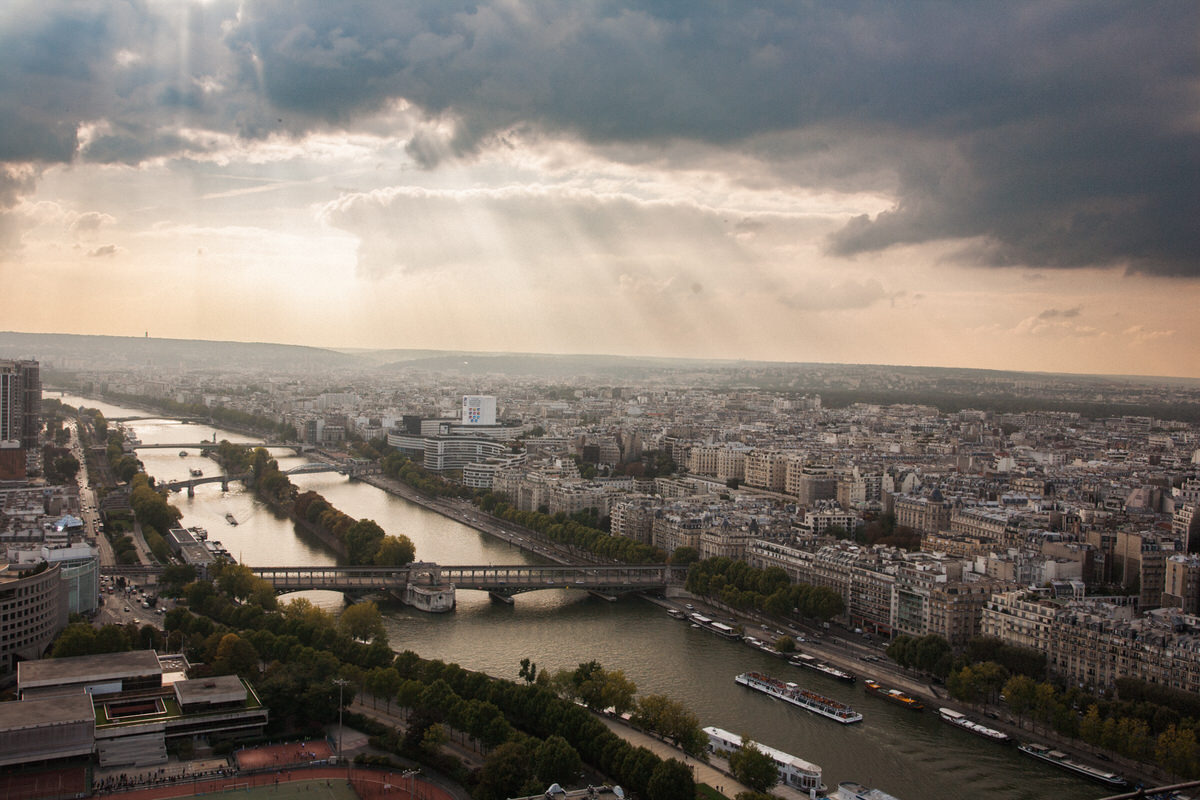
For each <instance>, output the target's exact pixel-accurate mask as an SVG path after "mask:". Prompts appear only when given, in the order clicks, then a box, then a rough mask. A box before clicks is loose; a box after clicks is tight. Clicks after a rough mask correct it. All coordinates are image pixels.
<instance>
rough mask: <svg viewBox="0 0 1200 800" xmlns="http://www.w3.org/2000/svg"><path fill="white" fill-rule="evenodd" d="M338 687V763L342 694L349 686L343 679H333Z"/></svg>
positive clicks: (340, 739) (340, 752) (340, 741)
mask: <svg viewBox="0 0 1200 800" xmlns="http://www.w3.org/2000/svg"><path fill="white" fill-rule="evenodd" d="M333 682H334V683H335V684H337V687H338V763H339V764H340V763H341V761H342V692H343V691H344V690H345V688H346V687H347V686H348V685H349V684H350V681H348V680H346V679H345V678H334V679H333Z"/></svg>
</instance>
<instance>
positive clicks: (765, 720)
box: [47, 393, 1103, 800]
mask: <svg viewBox="0 0 1200 800" xmlns="http://www.w3.org/2000/svg"><path fill="white" fill-rule="evenodd" d="M47 394H48V396H50V395H49V393H47ZM61 399H62V401H63V402H64V403H67V404H69V405H73V406H86V407H91V408H98V409H99V410H100V411H101V412H102V413H103V414H104V415H105V416H106V417H108V418H119V417H137V416H145V412H144V411H139V410H137V409H132V408H123V407H120V406H113V405H110V404H105V403H100V402H97V401H92V400H87V399H84V398H80V397H72V396H69V395H67V396H63V397H62V398H61ZM128 425H129V427H130V428H131V429H132V430H133V431H134V432H135V433H136V435H137V436H138V438H139V439H141V440H142V441H143V442H145V443H148V444H152V443H184V442H200V441H204V440H206V441H211V440H212V439H213V436H214V435H215V436H216V439H217V440H218V441H220V440H228V441H230V442H243V443H248V442H253V441H257V440H258V439H257V438H256V437H253V436H247V435H243V434H238V433H234V432H231V431H226V430H219V429H214V428H212V427H210V426H207V425H200V424H182V423H180V422H178V421H173V420H167V419H154V420H144V421H135V422H131V423H128ZM180 449H184V450H186V451H187V455H186V456H184V457H180V455H179V449H143V450H139V451H138V457H139V458H140V459H141V461H142V462H143V464H144V465H145V471H146V472H147V473H148V474H150V475H153V476H154V477H155V479H156V480H158V481H164V482H165V481H171V480H181V479H186V478H187V477H188V476H189V473H190V471H191V470H192V469H200V470H201V471H202V472H204V473H205V474H206V475H213V474H217V473H216V470H217V465H216V463H215V462H214V461H213V460H211V459H209V458H206V457H203V456H201V454H200V452H199V450H198V449H197V448H190V449H189V448H180ZM271 455H272V456H273V457H274V459H276V460H277V462H278V464H279V466H280V468H282V469H285V470H286V469H288V468H290V467H292V466H297V465H299V464H302V463H305V459H303V458H301V457H298V456H296V455H295V454H294V453H292V452H291V451H290V450H286V449H277V450H273V451H272V452H271ZM290 480H291V481H292V482H293V483H295V484H296V486H297V487H298V488H299V489H300V490H301V491H302V492H303V491H313V492H316V493H318V494H320V495H321V496H322V497H323V498H325V500H326V501H328V503H329V504H330V505H331V506H332V507H334V508H336V509H339V510H340V511H341V512H344V513H345V514H347V515H348V516H349V517H351V518H353V519H355V520H361V519H369V520H373V521H374V522H376V523H378V525H379V526H380V528H381V529H382V530H383V531H384V532H386V533H387V534H403V535H405V536H407V537H408V538H409V539H410V540H411V541H412V542H413V544H414V545H415V550H416V557H417V558H418V559H420V560H425V561H436V562H438V563H442V564H461V565H477V564H531V563H538V559H537V557H535V556H533V555H530V554H529V553H526V552H524V551H521V550H519V549H517V548H515V547H512V546H510V545H508V544H507V543H505V542H501V541H497V540H495V539H493V538H491V537H488V536H485V535H483V534H481V533H480V532H478V531H476V530H474V529H472V528H469V527H467V526H465V525H463V524H461V523H459V522H457V521H455V520H454V519H451V518H448V517H445V516H442V515H440V514H436V513H433V512H431V511H428V510H426V509H424V508H422V507H420V506H417V505H415V504H413V503H410V502H408V501H406V500H404V499H402V498H399V497H396V496H393V495H390V494H387V493H385V492H383V491H381V490H379V489H376V488H374V487H372V486H370V485H368V484H365V483H362V482H357V481H350V480H348V479H347V478H345V477H344V476H341V475H337V474H336V473H318V474H310V475H294V476H290ZM171 503H172V504H173V505H174V506H176V507H177V508H178V509H179V510H180V511H181V513H182V520H181V521H182V524H183V525H185V526H200V527H203V528H205V529H206V530H207V531H208V535H209V538H210V539H216V540H220V541H221V542H222V543H223V544H224V546H225V548H226V549H227V550H229V552H230V553H231V554H232V555H233V556H234V557H235V558H236V559H237V560H238V561H239V562H240V563H243V564H247V565H250V566H289V565H313V566H317V565H326V564H334V563H338V555H337V554H336V553H335V552H333V551H332V550H331V549H330V548H329V547H327V546H326V545H325V544H323V543H322V542H321V541H320V540H319V539H316V538H315V537H312V536H310V535H308V534H307V533H306V532H305V531H303V530H302V529H300V528H298V527H297V526H296V525H294V524H293V523H292V521H291V520H290V519H289V518H288V517H287V516H285V515H284V514H282V513H280V512H279V511H278V510H276V509H273V508H271V507H270V506H269V505H268V504H267V503H265V502H263V501H262V500H260V499H258V498H257V497H255V496H254V494H253V493H251V492H250V491H247V490H246V489H245V488H244V487H243V486H241V485H240V484H236V483H235V484H231V485H230V487H229V491H222V490H221V488H220V485H219V484H206V485H201V486H198V487H196V492H195V496H194V497H187V496H186V494H183V493H180V494H177V495H173V496H172V497H171ZM226 514H231V515H233V517H234V518H235V519H236V520H237V522H238V524H237V525H236V526H233V525H230V524H228V523H227V522H226ZM303 596H304V597H305V598H306V599H307V600H308V601H309V602H311V603H312V604H313V605H314V606H316V607H317V608H321V609H325V610H327V611H329V612H331V613H333V614H339V613H341V611H342V609H343V607H344V600H343V598H342V597H341V595H338V594H335V593H328V592H307V593H304V594H303ZM383 625H384V629H385V631H386V634H387V637H388V641H389V643H390V645H391V647H392V649H394V650H396V651H405V650H411V651H413V652H415V653H417V654H419V655H420V656H421V657H422V658H425V659H436V660H440V661H444V662H447V663H454V664H458V665H461V666H462V667H463V668H465V669H468V670H476V671H480V672H484V673H487V674H489V675H492V676H495V677H500V678H507V679H512V680H518V675H519V672H520V671H521V662H522V660H527V661H528V662H530V663H532V664H536V665H537V666H538V668H539V669H540V670H542V671H546V672H548V673H549V674H554V673H556V672H559V671H563V670H567V671H573V670H576V669H577V668H578V667H579V665H581V664H588V663H590V662H593V661H595V662H598V663H599V664H600V665H601V666H602V667H603V668H604V669H605V670H608V671H612V672H616V671H619V672H620V673H622V674H623V675H624V676H625V677H626V678H627V679H628V680H629V681H630V682H631V683H632V684H634V685H635V687H636V691H637V694H638V696H647V695H662V696H665V697H668V698H671V699H673V700H676V701H680V702H681V703H682V704H684V705H685V706H686V707H687V708H688V709H690V711H691V712H692V713H694V714H695V715H696V717H697V719H698V720H699V721H700V724H701V725H716V726H719V727H721V728H725V729H726V730H730V731H734V732H736V733H739V734H742V735H744V736H748V737H750V738H752V739H754V740H755V741H759V742H762V743H763V744H766V745H769V746H771V747H775V748H778V749H780V750H783V751H785V752H789V753H792V754H794V755H797V756H799V757H801V758H804V759H807V760H809V761H812V762H815V763H817V764H819V765H820V766H821V767H822V769H823V770H824V781H825V783H826V784H828V785H830V786H833V787H836V785H837V783H838V782H839V781H845V780H856V781H859V782H861V783H863V784H865V785H868V786H874V787H877V788H880V789H883V790H885V791H888V792H890V793H891V794H893V795H895V796H896V797H899V798H901V800H913V798H918V797H938V798H946V800H955V799H956V798H961V800H968V799H970V800H974V799H975V798H980V797H988V798H995V800H1016V799H1017V798H1029V799H1030V800H1032V799H1033V798H1045V797H1055V798H1060V799H1061V800H1084V798H1094V797H1098V796H1100V795H1101V794H1102V793H1103V790H1099V791H1098V790H1097V788H1096V787H1095V786H1094V785H1092V784H1089V783H1087V782H1085V781H1083V780H1082V779H1079V778H1076V777H1074V776H1072V775H1070V774H1067V773H1064V772H1061V771H1059V770H1057V769H1055V768H1053V767H1051V766H1048V765H1046V766H1044V765H1042V764H1039V763H1036V762H1033V761H1032V760H1031V759H1029V758H1028V757H1026V756H1023V755H1021V754H1019V753H1018V752H1017V751H1016V749H1015V748H1012V747H1004V746H1000V745H996V744H993V743H991V742H988V741H986V740H983V739H980V738H977V737H974V736H971V735H969V734H967V733H964V732H962V731H960V730H957V729H955V728H952V727H950V726H948V725H946V724H944V723H942V722H940V721H939V720H938V719H937V718H936V714H935V713H930V712H928V711H927V712H925V713H922V714H914V713H912V712H911V711H908V710H906V709H903V708H899V707H897V706H893V705H891V704H888V703H884V702H882V701H879V700H877V699H876V698H873V697H869V696H867V695H866V694H865V693H864V691H863V689H862V687H861V683H860V684H857V685H846V684H842V683H837V682H834V681H832V680H829V679H826V678H824V677H823V676H820V675H816V674H815V673H811V672H801V671H800V670H798V669H796V668H794V667H791V666H788V665H787V664H785V663H783V662H781V661H779V660H776V659H774V658H771V657H770V656H768V655H765V654H763V653H760V652H757V651H755V650H752V649H751V648H748V647H746V646H744V645H742V644H738V643H733V642H729V641H726V640H723V639H720V638H718V637H716V636H714V635H712V634H711V633H708V632H706V631H704V630H698V629H694V628H691V627H690V626H689V625H687V624H684V623H681V622H679V621H677V620H674V619H671V618H670V617H668V616H667V615H666V614H665V613H664V612H663V611H662V609H661V608H659V607H658V606H656V605H653V604H651V603H648V602H645V601H643V600H640V599H636V598H627V599H625V600H622V601H620V602H616V603H609V602H605V601H603V600H599V599H595V598H592V597H589V596H587V595H585V594H584V593H582V592H576V591H572V590H566V589H563V590H544V591H538V592H531V593H527V594H522V595H518V596H517V598H516V602H515V604H514V605H512V606H508V605H503V604H497V603H493V602H492V601H491V600H490V599H489V598H488V597H487V596H486V595H484V594H482V593H477V592H469V591H463V592H459V593H458V608H457V610H456V611H455V612H454V613H451V614H443V615H430V614H423V613H420V612H417V611H413V610H411V609H408V608H406V607H403V606H398V607H391V608H388V609H387V610H386V612H385V614H384V618H383ZM864 666H866V665H864ZM747 670H759V671H762V672H765V673H768V674H772V675H775V676H777V677H780V678H784V679H787V680H794V681H797V682H800V683H802V684H803V685H805V686H807V687H809V688H811V689H813V690H815V691H818V692H820V693H822V694H825V695H827V696H830V697H833V698H835V699H837V700H841V701H843V702H847V703H849V704H851V705H853V706H854V707H855V708H856V709H857V710H859V711H861V712H862V713H863V714H864V716H865V717H866V719H865V721H864V722H863V723H860V724H856V725H839V724H837V723H834V722H831V721H829V720H826V719H824V718H822V717H819V716H816V715H813V714H809V713H807V712H804V711H803V710H800V709H797V708H794V707H792V706H789V705H787V704H785V703H781V702H777V701H774V700H772V699H771V698H769V697H767V696H765V695H761V694H758V693H753V692H750V691H749V690H745V689H742V688H741V687H738V686H736V685H735V684H734V682H733V678H734V676H735V675H737V674H739V673H741V672H745V671H747ZM867 674H868V675H869V672H868V673H867Z"/></svg>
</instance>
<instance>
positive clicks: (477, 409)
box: [462, 394, 496, 425]
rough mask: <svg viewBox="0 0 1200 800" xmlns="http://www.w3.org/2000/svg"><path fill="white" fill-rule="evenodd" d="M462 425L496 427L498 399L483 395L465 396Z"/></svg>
mask: <svg viewBox="0 0 1200 800" xmlns="http://www.w3.org/2000/svg"><path fill="white" fill-rule="evenodd" d="M462 423H463V424H464V425H495V424H496V398H495V397H493V396H491V395H482V394H466V395H463V400H462Z"/></svg>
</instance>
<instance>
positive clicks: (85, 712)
mask: <svg viewBox="0 0 1200 800" xmlns="http://www.w3.org/2000/svg"><path fill="white" fill-rule="evenodd" d="M95 721H96V712H95V711H94V710H92V699H91V697H89V696H88V695H87V694H86V693H85V692H83V691H82V690H80V692H79V694H71V695H66V696H64V697H47V698H45V699H42V700H13V701H11V702H7V703H0V731H20V730H28V729H30V728H44V727H46V726H48V725H69V724H72V723H78V722H90V723H93V724H94V723H95Z"/></svg>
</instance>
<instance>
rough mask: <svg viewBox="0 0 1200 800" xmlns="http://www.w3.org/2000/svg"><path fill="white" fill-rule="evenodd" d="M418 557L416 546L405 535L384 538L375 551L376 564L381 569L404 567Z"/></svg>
mask: <svg viewBox="0 0 1200 800" xmlns="http://www.w3.org/2000/svg"><path fill="white" fill-rule="evenodd" d="M416 556H417V548H416V545H414V544H413V542H412V539H409V538H408V537H407V536H405V535H404V534H399V535H395V536H384V537H383V539H381V540H380V542H379V549H377V550H376V551H375V564H377V565H378V566H381V567H402V566H404V565H405V564H411V563H412V562H413V559H415V558H416Z"/></svg>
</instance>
